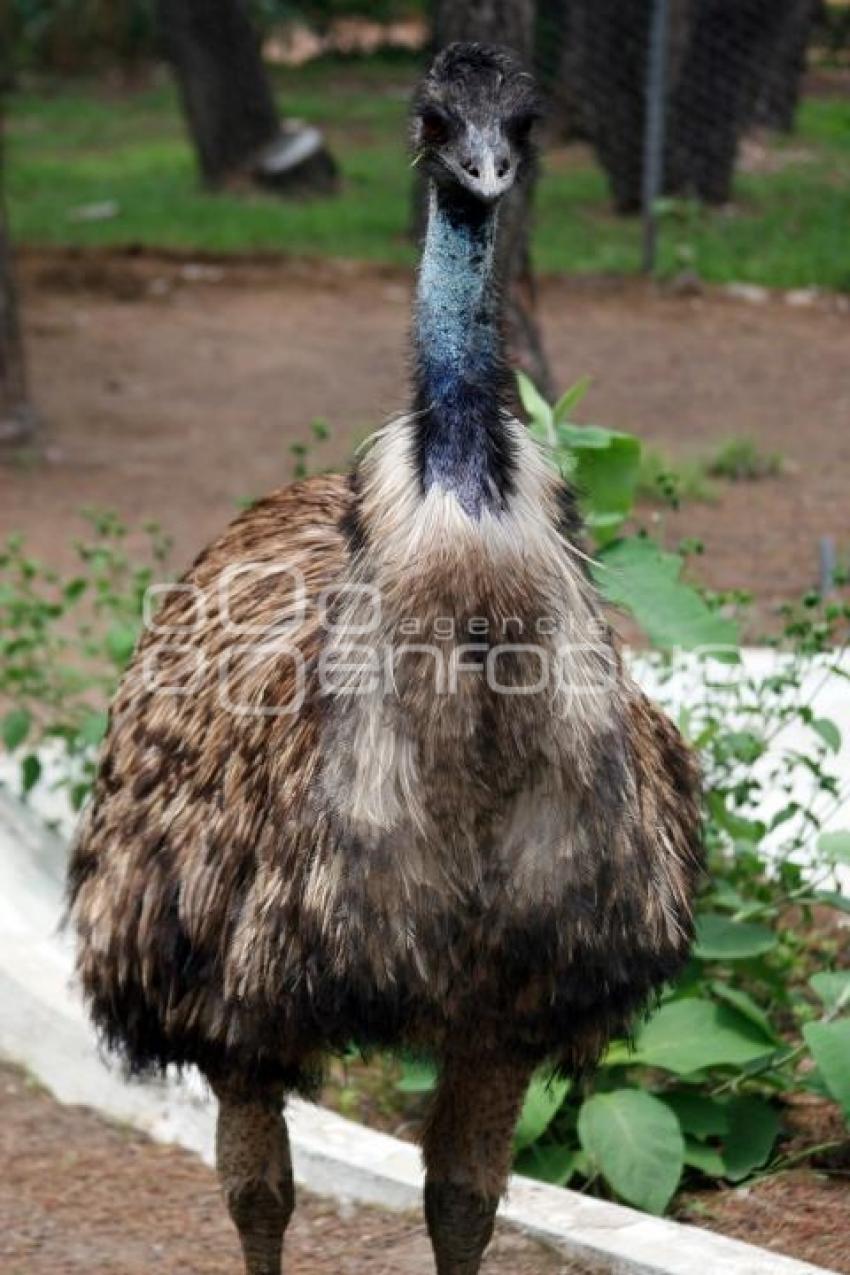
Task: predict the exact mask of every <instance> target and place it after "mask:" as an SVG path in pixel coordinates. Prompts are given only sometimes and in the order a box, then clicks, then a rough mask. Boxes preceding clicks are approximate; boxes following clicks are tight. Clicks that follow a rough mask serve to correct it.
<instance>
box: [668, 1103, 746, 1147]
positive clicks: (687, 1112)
mask: <svg viewBox="0 0 850 1275" xmlns="http://www.w3.org/2000/svg"><path fill="white" fill-rule="evenodd" d="M662 1101H663V1102H666V1103H667V1106H668V1107H670V1108H671V1110H672V1111H673V1112H675V1114H676V1117H677V1119H678V1121H679V1124H680V1126H681V1128H682V1132H683V1133H686V1134H689V1135H690V1136H691V1137H693V1138H697V1139H699V1140H700V1141H704V1140H705V1139H706V1138H719V1137H721V1136H722V1135H723V1134H724V1133H726V1132H727V1130H728V1128H729V1114H728V1111H727V1109H726V1105H725V1104H724V1103H722V1102H718V1101H717V1099H715V1098H708V1097H706V1096H704V1095H703V1094H698V1093H690V1092H688V1090H678V1091H674V1092H672V1093H665V1094H663V1095H662Z"/></svg>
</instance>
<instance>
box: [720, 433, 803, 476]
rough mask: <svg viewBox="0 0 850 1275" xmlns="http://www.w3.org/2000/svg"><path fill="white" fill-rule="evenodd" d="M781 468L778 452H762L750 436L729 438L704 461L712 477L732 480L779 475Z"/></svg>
mask: <svg viewBox="0 0 850 1275" xmlns="http://www.w3.org/2000/svg"><path fill="white" fill-rule="evenodd" d="M784 467H785V461H784V458H783V456H782V454H781V453H780V452H764V451H762V450H761V448H760V447H759V445H758V443H756V442H755V441H754V439H752V438H728V439H726V440H725V442H722V443H720V444H719V446H718V447H717V450H716V451H715V452H714V453H713V455H712V456H710V457H709V458H708V460H707V461H706V472H707V473H709V474H710V475H711V476H712V478H725V479H726V480H727V481H728V482H731V483H741V482H745V483H751V482H758V480H759V479H761V478H778V477H779V476H780V474H781V473H782V472H783V469H784Z"/></svg>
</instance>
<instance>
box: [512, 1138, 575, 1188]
mask: <svg viewBox="0 0 850 1275" xmlns="http://www.w3.org/2000/svg"><path fill="white" fill-rule="evenodd" d="M580 1156H581V1153H580V1152H579V1151H578V1150H576V1148H575V1147H567V1146H558V1145H557V1144H555V1143H553V1144H552V1145H551V1146H540V1145H536V1146H532V1147H527V1148H526V1149H525V1151H523V1152H522V1154H521V1155H519V1156H518V1157H517V1160H516V1162H515V1164H514V1168H515V1170H516V1172H517V1173H522V1174H524V1175H525V1177H527V1178H537V1180H538V1181H539V1182H551V1183H552V1185H553V1186H566V1185H567V1183H568V1182H569V1181H570V1179H571V1178H572V1176H573V1174H574V1173H576V1172H577V1170H578V1166H579V1160H580Z"/></svg>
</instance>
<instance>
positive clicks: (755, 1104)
mask: <svg viewBox="0 0 850 1275" xmlns="http://www.w3.org/2000/svg"><path fill="white" fill-rule="evenodd" d="M728 1112H729V1132H728V1134H727V1135H726V1137H725V1138H724V1140H723V1161H724V1164H725V1166H726V1175H725V1176H726V1177H727V1178H729V1180H730V1182H741V1181H743V1179H744V1178H748V1177H749V1176H750V1174H751V1173H752V1172H753V1170H755V1169H760V1168H761V1167H762V1165H764V1164H766V1163H767V1160H768V1158H769V1156H770V1153H771V1151H772V1150H773V1147H774V1143H775V1142H776V1139H777V1137H778V1136H779V1129H780V1124H781V1122H780V1119H779V1116H778V1115H777V1113H776V1112H775V1111H774V1109H773V1107H771V1106H770V1105H769V1104H768V1103H766V1102H764V1101H763V1100H762V1099H761V1098H752V1097H748V1096H745V1097H741V1098H733V1099H732V1101H731V1102H730V1103H729V1104H728Z"/></svg>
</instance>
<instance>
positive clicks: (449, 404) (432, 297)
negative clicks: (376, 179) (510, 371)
mask: <svg viewBox="0 0 850 1275" xmlns="http://www.w3.org/2000/svg"><path fill="white" fill-rule="evenodd" d="M430 199H431V203H430V214H429V218H428V232H427V236H426V240H425V250H424V253H423V256H422V265H421V269H420V274H419V289H418V295H417V304H416V321H415V356H416V401H415V404H414V408H415V411H416V413H417V418H416V420H417V426H416V429H417V464H418V467H419V477H420V481H421V485H422V490H423V493H426V492H428V491H429V490H430V489H431V488H432V487H434V486H437V487H441V488H442V489H443V490H445V491H450V492H452V493H454V495H455V496H456V497H457V499H458V501H459V502H460V504H461V506H462V507H463V509H464V510H465V511H466V513H467V514H469V516H470V517H473V518H478V517H480V515H481V513H482V511H483V510H484V509H485V508H490V509H494V510H496V509H499V508H501V507H502V506H503V505H504V503H505V500H506V498H507V496H508V495H509V494H510V490H511V487H512V470H513V458H512V455H511V452H510V446H509V443H508V439H507V432H506V430H505V426H504V423H503V420H502V415H501V413H502V402H503V398H504V390H505V384H506V364H505V358H504V348H503V339H502V331H501V313H500V306H499V300H498V290H497V288H496V284H495V279H494V254H495V240H496V227H497V213H496V211H495V209H493V208H486V207H484V206H482V205H481V204H478V203H475V202H474V201H471V200H465V199H463V198H462V197H459V196H457V195H448V194H446V193H445V192H443V191H441V190H440V189H438V188H437V187H436V186H432V189H431V196H430Z"/></svg>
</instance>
